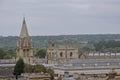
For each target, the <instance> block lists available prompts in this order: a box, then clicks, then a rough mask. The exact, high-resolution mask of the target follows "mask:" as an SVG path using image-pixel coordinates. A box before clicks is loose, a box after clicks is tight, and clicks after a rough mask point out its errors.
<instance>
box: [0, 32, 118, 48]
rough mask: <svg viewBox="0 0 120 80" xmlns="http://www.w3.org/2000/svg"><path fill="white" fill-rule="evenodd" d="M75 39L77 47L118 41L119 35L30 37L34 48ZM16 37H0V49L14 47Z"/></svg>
mask: <svg viewBox="0 0 120 80" xmlns="http://www.w3.org/2000/svg"><path fill="white" fill-rule="evenodd" d="M64 39H70V40H72V39H75V40H77V41H78V43H79V45H81V43H84V42H85V43H86V42H87V43H90V44H93V43H95V42H99V41H101V40H116V41H119V40H120V34H94V35H91V34H90V35H89V34H88V35H60V36H32V42H33V47H34V48H46V46H47V41H48V40H64ZM16 41H17V36H8V37H4V36H0V47H1V48H2V47H13V48H15V47H16Z"/></svg>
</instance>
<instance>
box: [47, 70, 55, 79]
mask: <svg viewBox="0 0 120 80" xmlns="http://www.w3.org/2000/svg"><path fill="white" fill-rule="evenodd" d="M47 72H48V73H49V74H50V76H51V80H54V71H53V70H52V69H50V68H49V69H47Z"/></svg>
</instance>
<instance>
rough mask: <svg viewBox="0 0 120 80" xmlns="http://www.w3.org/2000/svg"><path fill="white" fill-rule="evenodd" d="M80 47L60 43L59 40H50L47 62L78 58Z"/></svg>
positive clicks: (54, 62)
mask: <svg viewBox="0 0 120 80" xmlns="http://www.w3.org/2000/svg"><path fill="white" fill-rule="evenodd" d="M78 55H79V54H78V47H77V46H76V45H75V44H74V45H72V46H71V45H69V43H64V44H63V45H59V44H58V43H57V41H48V48H47V56H46V57H47V63H48V64H59V63H63V62H65V61H69V60H71V59H78Z"/></svg>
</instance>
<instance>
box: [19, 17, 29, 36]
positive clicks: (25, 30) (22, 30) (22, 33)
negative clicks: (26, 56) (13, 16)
mask: <svg viewBox="0 0 120 80" xmlns="http://www.w3.org/2000/svg"><path fill="white" fill-rule="evenodd" d="M28 36H29V34H28V30H27V26H26V21H25V17H24V18H23V24H22V29H21V32H20V38H24V37H28Z"/></svg>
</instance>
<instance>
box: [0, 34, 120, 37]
mask: <svg viewBox="0 0 120 80" xmlns="http://www.w3.org/2000/svg"><path fill="white" fill-rule="evenodd" d="M77 35H120V33H119V34H117V33H116V34H109V33H108V34H63V35H62V34H61V35H29V36H31V37H32V36H41V37H42V36H43V37H44V36H46V37H47V36H77ZM0 37H19V35H0Z"/></svg>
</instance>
